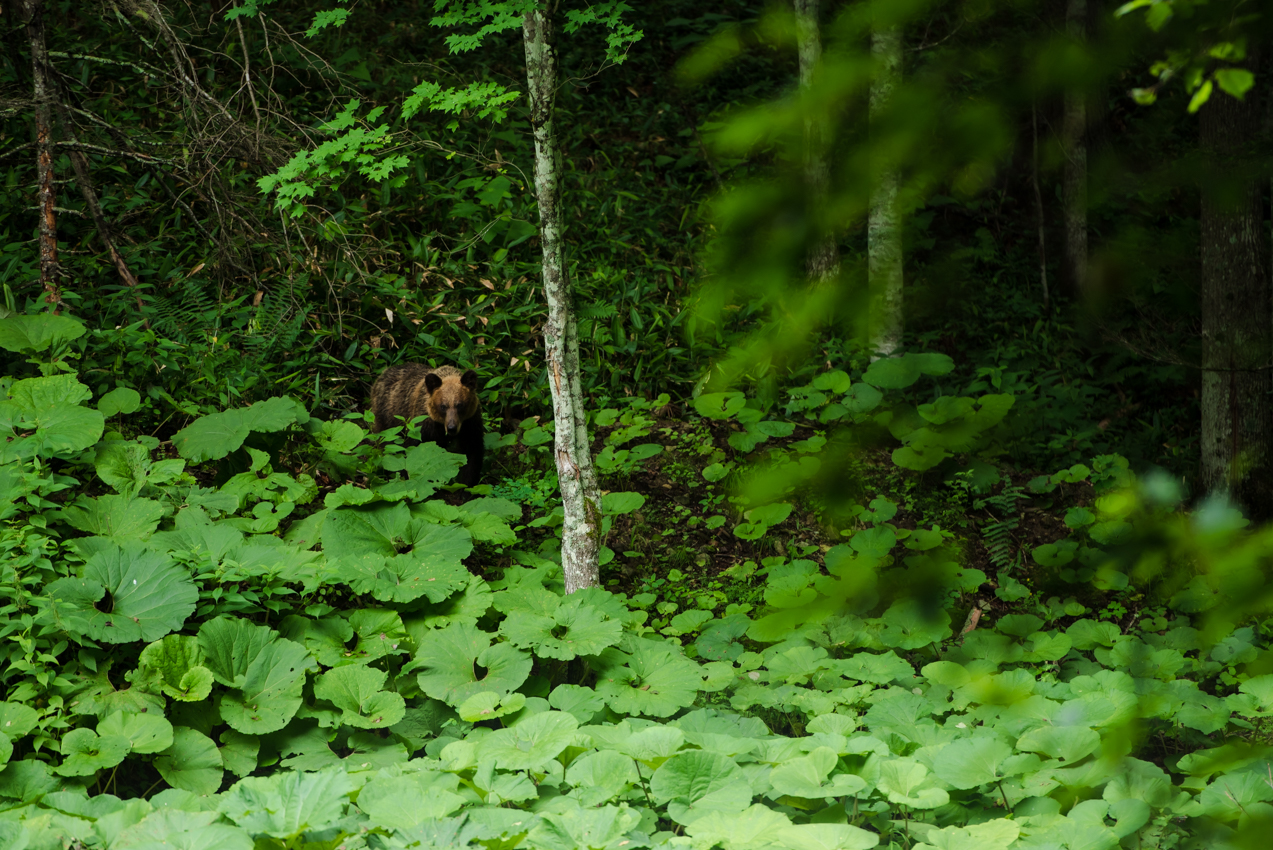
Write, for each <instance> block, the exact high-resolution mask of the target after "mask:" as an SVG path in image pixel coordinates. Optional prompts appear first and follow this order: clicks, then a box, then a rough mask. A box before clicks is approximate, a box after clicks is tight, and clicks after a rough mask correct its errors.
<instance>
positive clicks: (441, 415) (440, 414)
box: [424, 369, 479, 436]
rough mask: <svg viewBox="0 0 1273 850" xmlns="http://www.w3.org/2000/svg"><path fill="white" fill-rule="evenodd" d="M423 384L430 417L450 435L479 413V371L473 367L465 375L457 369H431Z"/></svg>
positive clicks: (457, 431)
mask: <svg viewBox="0 0 1273 850" xmlns="http://www.w3.org/2000/svg"><path fill="white" fill-rule="evenodd" d="M424 388H425V391H426V392H427V393H428V399H427V408H428V414H429V419H430V420H432V421H433V422H436V423H437V424H438V425H441V426H442V428H443V429H444V432H445V433H446V434H447V435H448V436H450V435H452V434H456V433H459V430H460V428H462V427H463V425H464V423H465V422H466V421H468V420H469V419H472V418H473V416H475V415H476V414H477V411H478V406H479V405H478V398H477V390H478V386H477V373H476V372H474V371H473V370H472V369H469V370H468V371H466V372H465V373H464V374H462V375H461V374H458V370H455V369H448V370H442V369H439V370H437V371H433V372H430V373H429V374H427V375H425V377H424Z"/></svg>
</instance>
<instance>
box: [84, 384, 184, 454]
mask: <svg viewBox="0 0 1273 850" xmlns="http://www.w3.org/2000/svg"><path fill="white" fill-rule="evenodd" d="M97 409H98V410H99V411H101V413H102V415H103V416H105V417H106V418H107V419H109V418H110V417H112V416H114V415H116V414H118V413H136V412H137V411H138V410H140V409H141V393H139V392H137V390H135V389H133V388H132V387H116V388H115V389H113V390H111V391H110V392H108V393H106V394H105V395H104V396H102V397H101V398H99V399H98V400H97ZM182 465H183V466H184V464H182Z"/></svg>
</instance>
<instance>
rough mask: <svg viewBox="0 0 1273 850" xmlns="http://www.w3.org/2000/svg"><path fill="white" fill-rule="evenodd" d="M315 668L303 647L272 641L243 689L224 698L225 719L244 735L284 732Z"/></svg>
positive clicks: (253, 665)
mask: <svg viewBox="0 0 1273 850" xmlns="http://www.w3.org/2000/svg"><path fill="white" fill-rule="evenodd" d="M315 666H316V665H315V664H314V660H313V659H312V658H311V657H310V655H309V653H308V652H306V651H305V647H303V646H301V645H300V644H298V643H293V642H292V641H290V640H284V639H282V638H279V639H277V640H275V641H272V642H271V643H269V644H267V645H266V646H265V647H263V648H262V649H261V651H260V652H259V653H258V654H257V656H256V657H255V658H254V659H252V663H251V664H249V665H248V668H247V671H246V672H245V673H244V676H243V685H242V688H241V690H237V691H231V692H230V693H228V694H226V695H225V697H223V698H222V700H221V717H222V719H223V720H225V722H226V723H227V724H229V726H230V728H231V729H234V730H235V731H238V732H242V733H243V734H245V735H262V734H264V733H266V732H274V731H277V730H279V729H282V728H283V727H284V726H286V725H287V722H288V721H289V720H291V719H292V717H293V716H294V715H295V714H296V710H297V709H298V708H300V705H301V690H302V688H303V687H304V685H305V674H306V673H307V672H308V671H309V670H311V669H313V668H314V667H315ZM399 719H401V717H399Z"/></svg>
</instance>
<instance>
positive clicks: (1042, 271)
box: [1030, 103, 1051, 307]
mask: <svg viewBox="0 0 1273 850" xmlns="http://www.w3.org/2000/svg"><path fill="white" fill-rule="evenodd" d="M1030 128H1031V130H1032V131H1033V133H1032V135H1031V145H1030V182H1031V184H1032V185H1033V186H1034V216H1035V218H1036V219H1037V220H1038V225H1039V285H1040V286H1041V288H1042V290H1043V306H1044V307H1047V306H1050V302H1051V293H1050V292H1048V243H1047V239H1046V238H1045V237H1046V233H1047V220H1046V219H1045V218H1044V217H1043V190H1042V189H1040V188H1039V105H1038V104H1037V103H1036V104H1033V105H1032V106H1031V107H1030Z"/></svg>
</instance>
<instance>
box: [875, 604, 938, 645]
mask: <svg viewBox="0 0 1273 850" xmlns="http://www.w3.org/2000/svg"><path fill="white" fill-rule="evenodd" d="M880 620H881V621H882V622H883V623H884V630H883V631H882V632H881V633H880V635H879V640H880V643H882V644H884V645H885V646H888V647H896V648H898V649H919V648H920V647H922V646H927V645H929V644H931V643H938V642H940V641H942V640H945V639H946V638H947V637H949V635H950V614H949V613H947V612H946V610H945V609H940V608H939V609H937V610H929V609H926V608H925V606H924V605H923V604H922V603H921V602H920V601H919V600H915V599H903V600H901V601H899V602H895V603H893V604H892V605H891V606H890V607H889V609H888V610H887V611H885V612H884V616H883V617H881V618H880Z"/></svg>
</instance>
